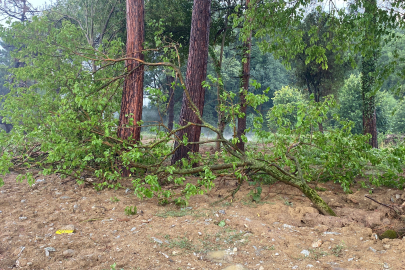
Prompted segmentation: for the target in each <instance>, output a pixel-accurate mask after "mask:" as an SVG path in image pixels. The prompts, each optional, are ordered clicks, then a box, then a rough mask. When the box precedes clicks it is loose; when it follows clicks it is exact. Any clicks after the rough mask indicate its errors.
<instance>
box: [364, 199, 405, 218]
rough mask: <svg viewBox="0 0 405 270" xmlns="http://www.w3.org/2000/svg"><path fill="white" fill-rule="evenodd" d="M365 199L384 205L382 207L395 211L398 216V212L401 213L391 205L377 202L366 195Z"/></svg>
mask: <svg viewBox="0 0 405 270" xmlns="http://www.w3.org/2000/svg"><path fill="white" fill-rule="evenodd" d="M364 197H366V198H367V199H370V200H372V201H373V202H376V203H378V204H380V205H382V206H385V207H388V208H390V209H392V210H394V211H395V213H397V214H398V212H399V211H398V210H397V209H395V208H394V207H392V206H390V205H387V204H384V203H380V202H379V201H377V200H375V199H373V198H371V197H369V196H367V195H364Z"/></svg>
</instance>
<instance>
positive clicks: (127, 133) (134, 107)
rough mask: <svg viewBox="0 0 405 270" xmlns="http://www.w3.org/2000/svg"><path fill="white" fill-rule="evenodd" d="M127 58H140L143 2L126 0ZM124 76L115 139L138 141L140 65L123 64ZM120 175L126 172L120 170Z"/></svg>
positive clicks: (142, 68)
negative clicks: (125, 74)
mask: <svg viewBox="0 0 405 270" xmlns="http://www.w3.org/2000/svg"><path fill="white" fill-rule="evenodd" d="M126 6H127V45H126V49H127V52H126V53H127V57H132V58H137V59H140V60H143V59H144V56H143V53H142V50H143V42H144V35H145V33H144V32H145V31H144V1H143V0H127V2H126ZM125 66H126V68H127V71H128V75H127V77H126V78H125V82H124V89H123V91H122V101H121V112H120V119H119V128H118V137H120V138H121V139H130V140H131V141H132V142H139V140H140V138H141V127H140V126H139V125H138V122H139V121H141V120H142V107H143V76H144V66H143V65H141V64H140V63H139V62H137V61H135V60H127V61H125ZM122 174H123V176H129V171H128V170H126V169H124V168H123V172H122Z"/></svg>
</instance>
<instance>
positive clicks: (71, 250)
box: [62, 249, 75, 257]
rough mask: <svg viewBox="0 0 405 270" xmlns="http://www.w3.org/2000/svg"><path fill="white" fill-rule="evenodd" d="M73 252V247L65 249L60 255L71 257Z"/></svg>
mask: <svg viewBox="0 0 405 270" xmlns="http://www.w3.org/2000/svg"><path fill="white" fill-rule="evenodd" d="M74 254H75V251H74V250H73V249H67V250H65V251H63V252H62V255H63V256H65V257H72V256H73V255H74Z"/></svg>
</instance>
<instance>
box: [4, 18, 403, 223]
mask: <svg viewBox="0 0 405 270" xmlns="http://www.w3.org/2000/svg"><path fill="white" fill-rule="evenodd" d="M48 23H49V22H47V21H46V20H44V19H41V20H36V21H35V20H34V21H33V22H32V24H27V25H26V26H22V25H17V26H16V27H17V30H20V32H18V33H19V35H15V32H9V31H11V30H7V29H3V35H2V38H4V39H5V40H6V41H7V42H9V43H12V42H16V44H21V43H24V42H28V43H29V42H32V43H34V44H32V43H30V44H27V45H30V46H25V47H22V49H21V50H19V51H18V52H16V54H21V56H22V55H24V57H20V58H19V59H24V61H25V63H26V65H25V66H24V67H22V68H19V69H16V70H12V72H13V74H14V76H15V77H16V78H17V79H18V80H15V81H19V80H25V81H28V80H31V82H32V84H31V85H30V86H26V87H22V86H20V85H10V87H11V92H10V94H8V95H7V97H6V100H5V103H4V110H3V111H2V114H3V116H5V117H8V119H12V123H13V125H14V127H15V128H14V129H13V130H12V132H11V133H9V134H6V133H5V132H0V143H1V153H0V154H1V158H0V173H2V174H6V173H8V172H9V171H10V170H16V171H21V172H22V174H21V176H20V177H19V179H22V178H26V179H28V182H29V183H33V182H34V181H35V179H34V178H33V175H32V174H30V173H29V172H28V173H27V169H28V168H33V167H35V168H36V169H40V170H41V172H42V174H52V173H58V174H61V175H62V176H66V177H67V176H70V177H73V178H75V179H76V180H77V181H78V183H79V184H82V183H84V182H86V179H89V178H97V179H98V181H96V182H92V184H93V185H94V186H95V188H97V189H102V188H120V187H121V182H122V181H128V180H131V181H132V184H133V188H134V192H135V194H136V195H137V196H139V197H141V198H143V197H148V198H151V197H153V196H157V197H158V198H159V199H160V201H161V203H169V202H175V203H178V204H187V201H188V200H189V198H190V197H191V196H193V195H195V194H201V193H204V192H206V191H207V190H209V189H211V188H212V187H213V186H214V184H213V180H214V179H215V178H216V176H217V175H219V174H224V173H226V174H229V175H234V176H235V177H236V178H237V179H238V187H237V188H236V189H235V190H234V191H233V192H232V195H234V194H235V192H236V191H237V190H238V189H239V188H240V186H241V185H242V183H243V182H244V181H247V180H249V179H256V183H257V184H258V185H260V184H261V183H262V182H263V181H262V179H260V177H261V176H263V177H267V178H271V179H272V180H273V181H281V182H283V183H285V184H287V185H290V186H292V187H294V188H297V189H299V190H300V191H301V192H302V193H303V194H304V195H305V196H307V197H308V198H309V199H310V200H311V201H312V203H313V205H314V207H316V208H317V209H318V210H319V211H320V212H321V213H322V214H325V215H335V213H334V212H333V210H332V209H331V208H330V207H329V206H328V205H327V204H326V203H325V202H324V201H323V200H322V198H321V197H320V196H319V195H318V194H317V192H316V191H315V190H314V189H313V188H311V187H310V185H309V184H310V183H311V182H316V181H325V180H329V181H337V182H340V183H341V184H342V186H343V188H344V190H345V191H347V192H350V185H351V184H352V183H353V180H354V177H355V176H357V175H360V174H361V173H362V171H363V170H364V168H365V167H366V165H367V164H368V163H369V162H371V163H373V164H383V162H384V160H385V161H386V160H387V159H384V160H383V161H382V160H379V159H378V157H377V156H376V152H373V151H370V149H369V146H368V144H367V143H366V142H367V140H368V137H367V136H363V135H352V134H351V132H350V129H351V126H352V123H350V122H344V121H340V122H339V119H337V118H335V121H337V122H339V126H338V127H336V128H334V129H330V130H327V131H324V133H320V132H319V131H316V130H317V127H318V123H319V122H323V123H325V122H326V120H328V119H329V117H328V113H329V109H330V108H331V107H333V106H335V101H334V100H333V98H327V99H325V101H324V102H315V101H314V100H313V99H312V100H310V101H308V102H307V103H298V104H285V105H279V106H276V107H274V108H273V109H272V110H271V111H270V112H269V113H268V115H266V119H267V121H268V122H270V123H271V126H272V127H274V126H277V132H275V133H273V132H270V131H266V129H265V128H263V124H264V123H265V121H264V118H263V116H262V115H261V114H260V113H259V112H257V117H256V118H255V122H254V128H253V132H254V134H255V140H256V141H255V142H251V143H249V144H247V148H246V149H245V151H244V152H242V151H240V150H239V148H238V147H237V146H236V145H237V143H238V142H239V138H238V137H237V134H236V133H235V134H234V137H233V138H232V139H231V140H227V139H225V138H224V137H223V135H222V132H221V130H219V129H217V128H215V127H213V126H212V125H210V124H209V123H207V122H206V121H204V119H203V118H202V117H201V115H200V112H199V110H198V108H197V107H196V105H195V104H194V103H193V102H192V100H191V98H190V94H189V92H188V89H186V87H185V83H184V79H183V78H182V75H181V72H180V69H179V68H178V67H177V66H176V65H174V64H172V63H169V62H157V63H153V62H147V61H145V60H141V59H136V58H128V57H120V55H123V54H122V50H121V49H122V47H123V46H122V45H123V44H120V43H119V42H117V43H114V44H109V47H108V49H105V50H104V51H99V50H95V49H94V48H89V47H85V46H81V45H80V44H77V42H78V40H80V37H79V36H77V37H76V36H75V35H79V32H78V31H76V30H77V29H76V28H75V26H73V25H71V24H69V23H64V24H63V27H62V28H60V29H54V28H52V27H49V25H48ZM19 27H21V29H19ZM25 27H28V29H27V28H25ZM30 27H31V29H30ZM33 36H35V37H39V40H38V38H37V40H35V39H34V38H33ZM72 36H73V38H72ZM41 38H42V39H41ZM33 40H34V41H33ZM166 49H167V47H166ZM173 50H174V52H175V50H176V48H174V49H173ZM126 60H134V61H137V62H139V63H140V64H142V65H145V66H149V67H154V66H164V67H166V68H171V69H172V70H173V72H174V73H176V75H177V77H178V78H179V81H180V82H179V83H180V86H182V87H183V89H184V93H185V96H186V98H187V99H188V101H189V106H190V108H191V109H192V110H193V111H194V113H195V114H196V116H197V118H198V119H199V123H191V122H189V123H187V124H186V125H184V126H181V127H177V128H175V129H173V130H170V129H169V128H168V127H167V126H166V125H165V124H164V123H163V120H162V121H160V122H156V123H155V122H154V123H147V122H145V123H138V124H139V125H141V126H142V128H143V129H148V132H149V133H150V134H153V135H149V136H150V137H149V138H148V140H142V139H141V141H140V142H139V143H137V144H134V143H131V141H130V140H122V139H120V138H118V137H117V135H116V130H117V127H118V119H116V118H114V114H115V113H116V112H117V111H119V105H120V97H121V94H120V91H122V87H121V84H122V81H123V78H125V75H126V73H125V72H124V73H123V72H122V71H123V70H124V68H123V63H124V61H126ZM85 61H89V62H92V63H95V64H96V65H98V66H99V69H98V70H97V71H96V72H93V71H92V70H86V69H84V68H83V62H85ZM126 72H131V71H126ZM51 75H52V76H51ZM253 85H255V86H256V87H260V85H259V84H258V83H256V82H253ZM55 89H59V91H55ZM149 91H150V92H151V93H154V94H155V96H156V99H159V98H160V99H161V100H162V102H164V100H165V99H166V97H165V96H164V94H163V93H162V92H161V91H160V90H159V89H150V90H149ZM242 91H245V90H242ZM235 96H236V94H235V93H231V92H226V91H224V93H223V94H222V97H221V98H222V100H223V102H222V104H221V106H220V107H219V110H221V111H222V112H223V113H224V115H226V117H227V119H230V123H231V124H230V125H231V126H232V127H235V119H237V118H238V117H241V114H242V112H241V110H240V105H239V104H238V102H235V101H234V98H235ZM244 96H245V97H246V103H245V104H246V105H247V106H251V107H252V108H254V109H255V108H256V107H257V106H259V105H260V104H261V103H263V102H265V101H266V100H267V99H268V97H267V96H266V92H265V93H263V94H262V95H254V94H252V93H244ZM291 113H295V114H296V117H295V118H294V119H296V122H294V123H292V122H290V120H289V119H290V118H289V117H288V115H290V114H291ZM196 125H198V126H199V127H201V128H207V129H209V130H211V131H212V132H213V133H215V134H216V135H217V136H216V138H215V139H209V140H206V141H199V142H188V141H187V137H185V136H184V137H182V138H180V137H178V136H176V134H179V133H178V132H179V131H181V130H183V129H186V128H188V127H190V126H196ZM313 127H316V128H313ZM123 128H125V127H123ZM128 128H130V126H129V127H128ZM131 128H132V127H131ZM234 130H235V129H234ZM248 132H250V130H249V129H248V130H246V133H248ZM241 139H242V140H245V142H246V141H247V138H246V136H242V138H241ZM173 142H176V144H175V145H176V147H175V148H173V146H172V145H173ZM217 142H219V143H221V145H222V149H223V150H222V151H221V152H215V153H214V154H212V153H206V154H204V153H192V154H190V155H189V159H184V158H183V159H182V160H180V161H179V162H177V163H176V164H174V165H170V160H171V157H172V155H173V153H174V152H175V151H176V150H177V148H178V147H188V146H190V145H193V144H200V145H202V144H210V143H214V144H215V143H217ZM404 149H405V148H404V147H403V146H402V148H397V149H396V150H395V151H396V152H395V151H392V152H386V154H387V156H390V155H391V157H394V156H395V157H399V156H401V155H402V156H403V154H404V153H405V150H404ZM192 164H198V165H197V166H192ZM390 166H391V165H390ZM401 166H403V161H400V162H397V163H396V167H392V166H391V167H389V168H390V169H389V170H391V171H389V172H390V173H391V174H392V177H391V178H390V179H393V180H392V181H393V183H397V184H398V185H402V184H403V180H398V179H394V178H395V177H394V176H393V174H394V173H393V172H395V170H397V171H398V170H400V169H402V167H401ZM121 168H126V169H127V170H128V171H130V176H129V177H127V178H122V177H121V171H120V170H121ZM386 168H388V167H386ZM386 171H388V169H386ZM190 175H197V176H198V177H199V180H198V181H197V183H192V182H190V181H188V179H187V178H186V177H187V176H190ZM0 181H1V180H0ZM401 181H402V182H401ZM375 183H377V182H375ZM0 184H2V183H0ZM168 185H171V186H172V187H173V186H175V187H176V188H166V187H167V186H168Z"/></svg>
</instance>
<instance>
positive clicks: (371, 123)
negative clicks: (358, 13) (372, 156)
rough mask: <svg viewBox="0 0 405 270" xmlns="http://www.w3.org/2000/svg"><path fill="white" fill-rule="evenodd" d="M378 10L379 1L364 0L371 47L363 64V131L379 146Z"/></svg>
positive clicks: (367, 38)
mask: <svg viewBox="0 0 405 270" xmlns="http://www.w3.org/2000/svg"><path fill="white" fill-rule="evenodd" d="M376 11H377V1H376V0H367V1H364V15H365V16H366V18H367V19H368V22H369V23H368V25H367V26H366V29H365V30H366V31H365V35H364V38H363V42H364V43H363V44H367V45H368V46H369V47H368V49H367V50H366V52H365V54H363V58H362V64H361V94H362V98H363V132H364V134H370V135H371V138H370V142H369V143H370V145H371V146H372V147H374V148H378V141H377V115H376V105H375V103H376V101H375V93H374V84H375V76H376V74H375V72H376V70H377V68H376V64H377V61H378V57H379V48H378V47H379V46H380V42H379V40H378V36H377V35H376V34H375V32H376V31H377V30H378V25H377V20H376V17H375V16H374V13H375V12H376Z"/></svg>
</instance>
